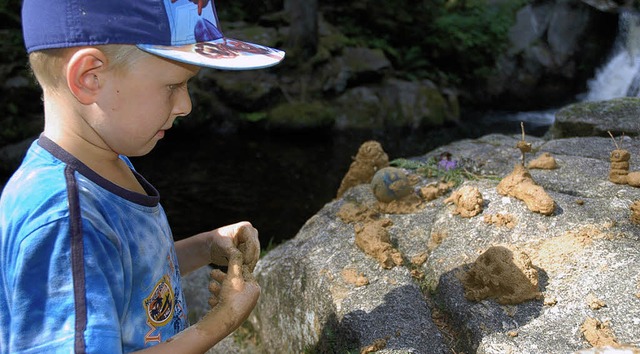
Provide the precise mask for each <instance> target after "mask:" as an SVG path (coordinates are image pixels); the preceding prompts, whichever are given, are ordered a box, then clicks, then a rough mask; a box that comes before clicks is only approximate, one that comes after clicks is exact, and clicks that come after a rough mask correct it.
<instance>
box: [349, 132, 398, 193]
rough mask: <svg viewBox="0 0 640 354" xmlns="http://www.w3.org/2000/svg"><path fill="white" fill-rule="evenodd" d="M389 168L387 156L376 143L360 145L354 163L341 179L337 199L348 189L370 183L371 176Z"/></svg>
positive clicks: (370, 142) (369, 142)
mask: <svg viewBox="0 0 640 354" xmlns="http://www.w3.org/2000/svg"><path fill="white" fill-rule="evenodd" d="M387 166H389V156H388V155H387V153H385V152H384V150H383V149H382V145H380V143H379V142H377V141H373V140H371V141H367V142H365V143H363V144H362V145H360V148H359V149H358V153H357V154H356V157H355V158H354V161H353V162H352V163H351V166H349V170H348V171H347V173H346V174H345V176H344V177H343V178H342V182H341V183H340V187H339V188H338V193H337V197H338V198H340V197H342V195H343V194H344V192H346V191H347V190H348V189H349V188H351V187H353V186H357V185H359V184H364V183H369V182H371V178H372V177H373V175H374V174H375V173H376V172H377V171H378V170H380V169H382V168H384V167H387Z"/></svg>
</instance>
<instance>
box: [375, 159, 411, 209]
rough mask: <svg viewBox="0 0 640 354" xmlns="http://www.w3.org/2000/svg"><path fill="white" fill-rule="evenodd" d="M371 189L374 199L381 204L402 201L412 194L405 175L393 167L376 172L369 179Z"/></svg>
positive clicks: (409, 183)
mask: <svg viewBox="0 0 640 354" xmlns="http://www.w3.org/2000/svg"><path fill="white" fill-rule="evenodd" d="M371 189H372V190H373V195H375V196H376V199H378V200H379V201H381V202H383V203H389V202H392V201H394V200H399V199H402V198H404V197H406V196H408V195H409V194H411V192H413V186H412V184H411V182H410V181H409V178H407V174H406V173H405V172H404V171H403V170H402V169H400V168H395V167H385V168H383V169H381V170H379V171H378V172H376V173H375V174H374V175H373V178H372V179H371Z"/></svg>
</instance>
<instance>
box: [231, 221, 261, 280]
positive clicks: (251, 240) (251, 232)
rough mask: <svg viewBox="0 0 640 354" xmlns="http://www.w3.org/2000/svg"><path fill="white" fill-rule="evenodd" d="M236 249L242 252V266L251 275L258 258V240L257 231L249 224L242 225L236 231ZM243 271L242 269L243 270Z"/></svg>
mask: <svg viewBox="0 0 640 354" xmlns="http://www.w3.org/2000/svg"><path fill="white" fill-rule="evenodd" d="M236 238H237V240H238V249H239V250H240V252H242V256H243V259H244V261H243V264H244V265H246V266H247V267H248V271H249V273H252V272H253V270H254V269H255V267H256V263H258V258H260V240H259V239H258V230H256V229H255V228H254V227H253V226H251V224H248V225H242V226H241V227H240V228H239V229H238V235H237V236H236ZM243 270H244V269H243Z"/></svg>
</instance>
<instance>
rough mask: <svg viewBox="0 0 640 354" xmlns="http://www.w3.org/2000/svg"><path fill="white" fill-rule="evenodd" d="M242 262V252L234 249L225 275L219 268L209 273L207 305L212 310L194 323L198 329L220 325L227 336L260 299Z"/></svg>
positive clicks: (257, 287) (218, 327)
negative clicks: (209, 294) (209, 293)
mask: <svg viewBox="0 0 640 354" xmlns="http://www.w3.org/2000/svg"><path fill="white" fill-rule="evenodd" d="M243 263H244V262H243V257H242V253H241V252H240V251H239V250H238V249H235V248H234V249H233V250H231V254H230V257H229V266H228V268H227V273H226V274H225V273H224V272H222V271H221V270H219V269H214V270H213V271H211V278H212V280H211V283H210V284H209V291H210V292H211V297H210V298H209V304H210V305H211V307H212V309H211V311H209V313H207V315H205V317H203V318H202V320H200V322H198V323H197V324H196V326H198V328H199V329H202V330H205V331H212V330H219V329H220V325H223V326H224V329H223V330H224V331H228V333H231V332H233V331H234V330H235V329H236V328H237V327H239V326H240V325H241V324H242V322H244V321H245V320H246V319H247V317H249V314H250V313H251V311H252V310H253V308H254V307H255V305H256V303H257V301H258V298H259V297H260V285H258V283H257V282H256V281H255V279H254V277H253V275H252V274H251V272H250V271H249V267H248V266H247V265H245V264H243ZM221 322H222V323H221Z"/></svg>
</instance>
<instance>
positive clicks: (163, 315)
mask: <svg viewBox="0 0 640 354" xmlns="http://www.w3.org/2000/svg"><path fill="white" fill-rule="evenodd" d="M174 306H175V296H174V292H173V287H172V286H171V281H170V280H169V277H168V276H166V275H164V276H163V277H162V278H161V279H160V280H159V281H158V282H157V283H156V286H155V287H154V289H153V291H152V292H151V294H150V295H149V297H147V298H146V299H144V307H145V310H146V312H147V325H149V327H150V330H149V332H147V335H146V336H145V344H146V343H149V342H156V341H157V342H161V341H162V338H161V335H160V334H158V335H153V332H155V330H156V328H157V327H160V326H163V325H165V324H167V323H168V322H169V321H171V319H172V318H173V310H174Z"/></svg>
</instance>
